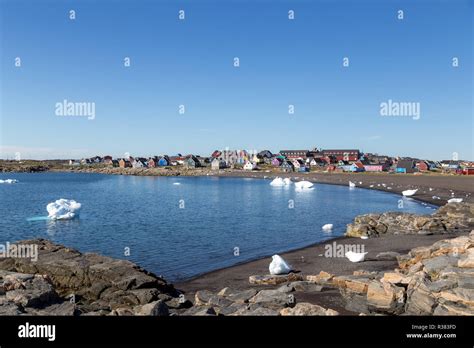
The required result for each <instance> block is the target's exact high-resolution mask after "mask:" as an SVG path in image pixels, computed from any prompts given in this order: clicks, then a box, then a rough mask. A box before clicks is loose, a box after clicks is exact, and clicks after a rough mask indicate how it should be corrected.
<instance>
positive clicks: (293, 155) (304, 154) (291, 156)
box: [280, 150, 309, 159]
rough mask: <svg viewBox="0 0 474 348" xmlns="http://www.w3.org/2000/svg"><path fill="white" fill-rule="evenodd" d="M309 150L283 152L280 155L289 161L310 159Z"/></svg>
mask: <svg viewBox="0 0 474 348" xmlns="http://www.w3.org/2000/svg"><path fill="white" fill-rule="evenodd" d="M308 152H309V151H308V150H281V151H280V154H281V155H282V156H285V157H286V158H288V159H296V158H301V159H306V157H308Z"/></svg>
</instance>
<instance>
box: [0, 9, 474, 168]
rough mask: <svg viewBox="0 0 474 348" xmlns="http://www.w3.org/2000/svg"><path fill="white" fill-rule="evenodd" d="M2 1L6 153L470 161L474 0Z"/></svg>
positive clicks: (1, 139) (473, 155) (473, 145)
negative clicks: (330, 151)
mask: <svg viewBox="0 0 474 348" xmlns="http://www.w3.org/2000/svg"><path fill="white" fill-rule="evenodd" d="M0 4H1V5H0V6H1V11H0V13H1V14H0V16H1V17H0V20H1V22H0V23H1V24H0V25H1V29H0V30H1V52H2V54H1V62H0V64H1V79H0V88H1V90H0V97H1V109H0V111H1V117H0V126H1V131H0V146H1V148H0V149H1V154H0V157H2V158H12V157H14V153H15V152H20V154H21V156H22V158H44V159H46V158H78V157H83V156H92V155H95V154H100V155H105V154H111V155H114V156H123V154H124V153H125V152H129V153H131V154H132V155H143V156H147V155H156V154H164V153H166V154H170V155H172V154H176V153H178V152H180V153H183V154H185V153H196V154H201V155H208V154H210V152H212V150H214V149H223V148H226V147H229V148H238V149H248V150H253V149H255V150H262V149H267V148H268V149H270V150H272V151H277V150H280V149H289V148H297V149H301V148H303V149H306V148H313V147H315V146H317V147H322V148H359V149H361V150H362V151H366V152H377V153H380V154H388V155H401V156H416V157H420V158H431V159H446V158H451V157H452V153H453V152H456V153H458V154H459V157H460V158H463V159H474V142H473V104H472V99H473V70H472V42H473V2H472V1H469V0H449V1H448V0H444V1H437V0H433V1H425V0H423V1H420V0H409V1H380V0H370V1H369V0H361V1H339V0H334V1H329V0H325V1H318V0H316V1H309V0H308V1H299V0H292V1H270V0H268V1H267V0H265V1H264V0H253V1H245V0H243V1H222V0H221V1H217V0H213V1H210V0H206V1H200V0H192V1H143V0H134V1H131V0H126V1H125V0H124V1H118V0H117V1H100V2H99V1H88V0H82V1H33V0H29V1H24V0H14V1H13V0H0ZM71 9H72V10H75V11H76V19H75V20H74V21H71V20H70V19H69V17H68V16H69V10H71ZM181 9H182V10H184V11H185V15H186V19H185V20H184V21H180V20H179V19H178V11H179V10H181ZM290 9H291V10H294V11H295V19H294V20H292V21H291V20H289V19H288V11H289V10H290ZM399 9H402V10H403V11H404V19H403V20H398V19H397V11H398V10H399ZM16 57H20V58H21V63H22V65H21V67H20V68H18V67H15V64H14V63H15V58H16ZM124 57H130V59H131V66H130V67H128V68H126V67H124V66H123V60H124ZM234 57H239V59H240V67H239V68H235V67H234V66H233V58H234ZM343 57H348V58H349V60H350V61H349V62H350V65H349V67H343V66H342V60H343ZM453 57H458V59H459V67H457V68H453V67H452V58H453ZM64 99H67V100H69V101H72V102H94V103H95V107H96V116H95V119H94V120H88V119H87V118H86V117H59V116H56V115H55V104H56V103H58V102H62V101H63V100H64ZM389 99H391V100H393V101H400V102H418V103H420V109H421V115H420V119H418V120H413V118H411V117H382V116H381V115H380V103H382V102H386V101H388V100H389ZM180 104H183V105H185V110H186V111H185V113H184V114H179V112H178V107H179V105H180ZM289 104H293V105H294V106H295V113H294V114H293V115H291V114H289V113H288V105H289Z"/></svg>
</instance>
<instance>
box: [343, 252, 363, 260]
mask: <svg viewBox="0 0 474 348" xmlns="http://www.w3.org/2000/svg"><path fill="white" fill-rule="evenodd" d="M366 254H367V252H365V253H356V252H353V251H348V252H347V253H346V257H347V258H348V259H349V261H350V262H362V261H364V259H365V255H366Z"/></svg>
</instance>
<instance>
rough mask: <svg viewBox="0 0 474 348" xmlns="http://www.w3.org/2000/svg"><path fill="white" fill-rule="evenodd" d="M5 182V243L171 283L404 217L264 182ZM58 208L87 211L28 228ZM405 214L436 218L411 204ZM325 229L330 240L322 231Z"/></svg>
mask: <svg viewBox="0 0 474 348" xmlns="http://www.w3.org/2000/svg"><path fill="white" fill-rule="evenodd" d="M7 178H13V179H18V180H19V181H20V182H19V183H18V184H12V185H7V184H0V217H1V219H0V243H6V242H7V241H9V242H13V241H17V240H20V239H26V238H37V237H42V238H47V239H51V240H54V241H56V242H58V243H61V244H65V245H67V246H71V247H75V248H77V249H79V250H80V251H82V252H86V251H88V252H99V253H102V254H104V255H108V256H112V257H119V258H127V259H129V260H131V261H133V262H136V263H138V264H139V265H141V266H143V267H144V268H146V269H148V270H150V271H152V272H154V273H156V274H159V275H163V276H165V277H166V278H167V279H168V280H171V281H176V280H182V279H185V278H189V277H192V276H195V275H197V274H200V273H203V272H207V271H211V270H215V269H218V268H222V267H226V266H230V265H233V264H236V263H239V262H243V261H246V260H251V259H255V258H259V257H262V256H266V255H271V254H274V253H278V252H283V251H287V250H290V249H295V248H298V247H303V246H307V245H310V244H313V243H316V242H318V241H321V240H325V239H329V238H331V237H334V236H339V235H342V234H343V233H344V232H345V226H346V224H347V223H350V222H351V221H352V219H353V218H354V216H356V215H358V214H363V213H369V212H384V211H390V210H392V211H396V210H399V209H398V200H399V199H400V196H398V195H395V194H390V193H383V192H377V191H371V190H364V189H349V187H344V186H335V185H323V184H317V185H316V189H315V190H313V191H308V192H297V191H295V189H294V187H293V186H291V187H283V188H282V187H272V186H270V185H269V183H270V181H269V180H262V179H243V178H215V177H192V178H168V177H134V176H115V175H110V176H107V175H100V174H73V173H41V174H0V179H7ZM176 182H179V183H180V185H174V184H173V183H176ZM59 198H68V199H75V200H76V201H78V202H80V203H82V209H81V212H80V218H78V219H75V220H71V221H56V222H53V221H34V222H31V221H27V218H31V217H35V216H45V215H47V212H46V204H48V203H49V202H52V201H54V200H56V199H59ZM289 200H293V201H294V209H289ZM180 204H181V206H183V204H184V208H180ZM404 210H405V211H408V212H418V213H432V212H433V210H431V209H429V208H427V207H426V206H424V205H421V204H420V203H417V202H416V201H413V200H406V201H405V204H404ZM326 223H332V224H334V229H333V232H332V233H326V232H323V231H321V226H322V225H324V224H326ZM126 247H129V248H130V251H131V255H130V256H129V257H125V256H124V250H125V249H124V248H126ZM236 247H238V248H239V251H240V255H239V256H235V255H234V250H235V249H234V248H236Z"/></svg>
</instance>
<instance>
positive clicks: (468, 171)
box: [462, 167, 474, 175]
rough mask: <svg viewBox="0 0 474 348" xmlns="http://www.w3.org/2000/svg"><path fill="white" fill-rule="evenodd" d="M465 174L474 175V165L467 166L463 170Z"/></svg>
mask: <svg viewBox="0 0 474 348" xmlns="http://www.w3.org/2000/svg"><path fill="white" fill-rule="evenodd" d="M462 174H463V175H474V167H466V168H464V169H463V170H462Z"/></svg>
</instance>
